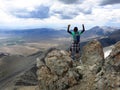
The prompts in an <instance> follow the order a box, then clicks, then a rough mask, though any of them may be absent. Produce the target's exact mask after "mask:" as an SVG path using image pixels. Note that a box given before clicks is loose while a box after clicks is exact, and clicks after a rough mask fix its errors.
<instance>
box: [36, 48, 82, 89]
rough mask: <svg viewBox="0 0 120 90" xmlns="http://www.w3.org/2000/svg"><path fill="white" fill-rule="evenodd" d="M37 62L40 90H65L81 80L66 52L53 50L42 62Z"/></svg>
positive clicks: (38, 60)
mask: <svg viewBox="0 0 120 90" xmlns="http://www.w3.org/2000/svg"><path fill="white" fill-rule="evenodd" d="M37 62H38V64H37V67H38V68H39V69H38V71H37V75H38V80H39V87H40V90H65V89H68V88H69V87H72V86H74V85H76V84H78V83H79V81H80V80H81V78H82V75H81V74H80V73H79V72H77V69H75V68H74V67H73V61H72V59H71V58H70V57H69V54H68V52H66V51H63V50H58V49H54V50H52V51H51V52H49V53H48V54H47V55H46V57H45V58H44V60H40V59H39V58H37Z"/></svg>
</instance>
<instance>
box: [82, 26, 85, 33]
mask: <svg viewBox="0 0 120 90" xmlns="http://www.w3.org/2000/svg"><path fill="white" fill-rule="evenodd" d="M82 28H83V30H82V31H81V33H83V32H84V31H85V27H84V24H82Z"/></svg>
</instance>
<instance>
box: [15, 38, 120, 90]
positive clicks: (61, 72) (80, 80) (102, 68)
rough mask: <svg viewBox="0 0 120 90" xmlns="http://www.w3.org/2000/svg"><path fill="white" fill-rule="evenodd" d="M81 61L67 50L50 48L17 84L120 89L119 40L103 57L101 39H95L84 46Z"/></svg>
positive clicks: (55, 89)
mask: <svg viewBox="0 0 120 90" xmlns="http://www.w3.org/2000/svg"><path fill="white" fill-rule="evenodd" d="M80 61H81V62H82V63H81V62H80ZM80 61H75V60H73V59H72V58H71V57H70V55H69V53H68V52H67V51H65V50H60V49H56V48H50V49H49V50H47V51H46V52H44V54H43V55H41V56H39V57H37V59H36V67H35V69H31V71H32V74H29V73H30V72H27V73H25V75H23V76H26V78H25V79H24V78H22V77H23V76H21V78H20V79H19V80H18V81H17V82H16V85H17V86H19V84H20V85H21V84H22V85H23V84H24V83H25V85H27V86H34V89H30V90H120V42H117V43H116V44H115V45H114V46H113V49H112V51H111V53H110V54H109V56H108V57H106V58H104V52H103V47H102V45H101V43H100V42H99V41H97V40H92V41H90V42H89V43H87V44H86V45H85V46H84V47H83V48H82V55H81V60H80ZM33 73H35V74H33ZM32 75H34V76H35V77H34V78H33V77H32ZM27 77H31V78H32V79H31V78H29V80H27ZM16 90H25V89H16Z"/></svg>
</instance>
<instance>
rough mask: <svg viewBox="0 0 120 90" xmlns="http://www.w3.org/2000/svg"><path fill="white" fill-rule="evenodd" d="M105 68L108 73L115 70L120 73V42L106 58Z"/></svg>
mask: <svg viewBox="0 0 120 90" xmlns="http://www.w3.org/2000/svg"><path fill="white" fill-rule="evenodd" d="M105 68H106V70H107V71H110V72H111V70H115V71H118V72H120V42H117V43H116V44H115V45H114V48H113V49H112V52H111V53H110V55H109V56H108V57H107V58H106V62H105Z"/></svg>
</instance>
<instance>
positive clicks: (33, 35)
mask: <svg viewBox="0 0 120 90" xmlns="http://www.w3.org/2000/svg"><path fill="white" fill-rule="evenodd" d="M0 34H6V35H9V36H11V37H12V36H14V37H16V36H19V37H22V38H23V39H24V40H27V41H39V40H51V39H54V38H63V37H64V38H69V37H71V35H69V33H67V30H55V29H51V28H37V29H25V30H9V31H6V30H4V31H3V30H0ZM94 38H97V39H100V40H101V42H103V41H104V42H105V43H106V42H113V43H115V42H116V41H118V40H120V29H118V28H114V27H106V26H104V27H99V26H95V27H93V28H91V29H89V30H86V31H85V32H84V34H82V35H81V39H83V41H89V40H91V39H94Z"/></svg>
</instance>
